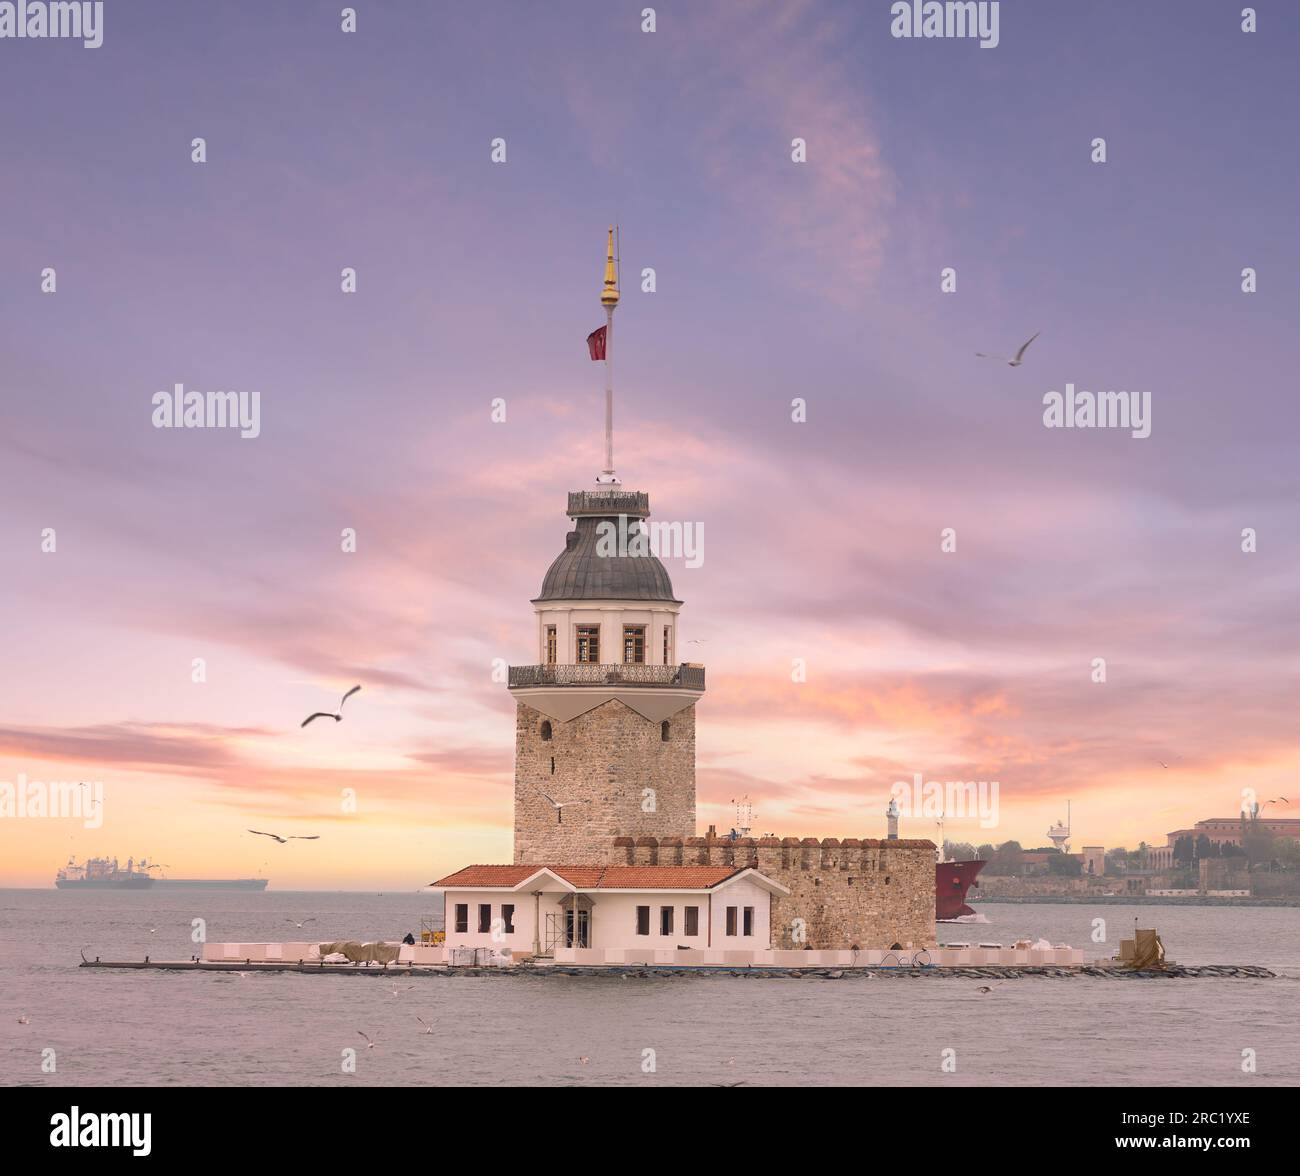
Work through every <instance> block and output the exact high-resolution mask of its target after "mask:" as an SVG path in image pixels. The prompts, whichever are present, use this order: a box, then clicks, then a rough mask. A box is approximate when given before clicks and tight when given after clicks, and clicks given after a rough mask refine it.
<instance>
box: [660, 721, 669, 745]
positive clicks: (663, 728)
mask: <svg viewBox="0 0 1300 1176" xmlns="http://www.w3.org/2000/svg"><path fill="white" fill-rule="evenodd" d="M659 738H660V739H662V740H663V741H664V742H665V743H667V742H668V720H667V719H664V721H663V722H662V723H660V724H659Z"/></svg>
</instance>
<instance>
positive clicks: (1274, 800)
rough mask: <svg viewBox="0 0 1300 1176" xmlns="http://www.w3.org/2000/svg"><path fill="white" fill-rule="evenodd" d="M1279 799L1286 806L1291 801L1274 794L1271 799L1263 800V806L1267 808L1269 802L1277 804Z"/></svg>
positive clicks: (1289, 804)
mask: <svg viewBox="0 0 1300 1176" xmlns="http://www.w3.org/2000/svg"><path fill="white" fill-rule="evenodd" d="M1279 801H1281V802H1282V803H1283V804H1284V805H1286V807H1287V808H1290V807H1291V802H1290V801H1289V800H1287V798H1286V797H1285V796H1275V797H1273V799H1272V800H1266V801H1265V802H1264V807H1265V808H1268V806H1269V805H1270V804H1277V803H1278V802H1279Z"/></svg>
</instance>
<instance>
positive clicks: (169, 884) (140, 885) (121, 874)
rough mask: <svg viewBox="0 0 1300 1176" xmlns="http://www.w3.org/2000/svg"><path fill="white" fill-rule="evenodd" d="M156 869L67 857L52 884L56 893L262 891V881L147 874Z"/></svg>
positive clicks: (144, 864)
mask: <svg viewBox="0 0 1300 1176" xmlns="http://www.w3.org/2000/svg"><path fill="white" fill-rule="evenodd" d="M159 869H162V867H161V866H158V865H156V864H155V865H150V864H149V863H148V862H147V861H145V860H144V859H143V858H141V860H140V866H139V868H138V869H137V868H136V863H135V858H127V859H126V868H125V869H123V868H122V867H120V866H119V865H118V864H117V858H112V859H109V858H90V859H89V860H88V861H87V862H86V863H85V864H84V865H78V864H77V861H76V859H75V858H69V859H68V864H67V865H66V866H64V867H63V869H61V870H60V871H59V872H58V873H57V874H56V875H55V876H54V885H55V886H57V887H58V888H59V889H60V890H265V889H266V883H267V879H265V878H155V877H154V876H153V874H152V873H150V871H151V870H159Z"/></svg>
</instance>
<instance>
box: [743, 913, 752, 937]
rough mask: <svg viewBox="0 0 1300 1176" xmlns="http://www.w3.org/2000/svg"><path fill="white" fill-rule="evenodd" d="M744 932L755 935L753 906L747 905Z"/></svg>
mask: <svg viewBox="0 0 1300 1176" xmlns="http://www.w3.org/2000/svg"><path fill="white" fill-rule="evenodd" d="M744 934H746V935H753V934H754V908H753V907H746V908H745V931H744Z"/></svg>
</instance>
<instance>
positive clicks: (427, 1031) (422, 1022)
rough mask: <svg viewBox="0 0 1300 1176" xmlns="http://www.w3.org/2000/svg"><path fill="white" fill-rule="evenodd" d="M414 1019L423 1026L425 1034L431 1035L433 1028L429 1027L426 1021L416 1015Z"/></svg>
mask: <svg viewBox="0 0 1300 1176" xmlns="http://www.w3.org/2000/svg"><path fill="white" fill-rule="evenodd" d="M415 1019H416V1020H417V1021H419V1022H420V1024H421V1025H423V1026H424V1031H425V1033H426V1034H427V1033H432V1032H433V1026H432V1025H430V1024H429V1022H428V1021H426V1020H425V1019H424V1018H423V1017H421V1016H420V1015H419V1014H418V1013H417V1014H416V1017H415Z"/></svg>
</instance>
